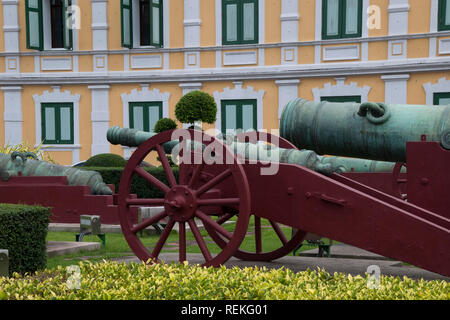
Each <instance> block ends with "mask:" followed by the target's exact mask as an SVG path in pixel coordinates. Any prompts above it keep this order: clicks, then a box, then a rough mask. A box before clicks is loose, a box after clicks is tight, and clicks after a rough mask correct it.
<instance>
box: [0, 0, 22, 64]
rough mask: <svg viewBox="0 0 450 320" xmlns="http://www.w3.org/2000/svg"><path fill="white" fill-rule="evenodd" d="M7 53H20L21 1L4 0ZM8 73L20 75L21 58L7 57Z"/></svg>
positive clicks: (4, 28) (4, 29)
mask: <svg viewBox="0 0 450 320" xmlns="http://www.w3.org/2000/svg"><path fill="white" fill-rule="evenodd" d="M2 5H3V36H4V47H5V52H19V31H20V27H19V15H18V7H19V0H2ZM6 72H7V73H20V58H19V56H8V57H6Z"/></svg>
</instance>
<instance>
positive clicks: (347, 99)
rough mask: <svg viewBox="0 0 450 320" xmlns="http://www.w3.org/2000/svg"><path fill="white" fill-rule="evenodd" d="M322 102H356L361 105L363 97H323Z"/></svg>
mask: <svg viewBox="0 0 450 320" xmlns="http://www.w3.org/2000/svg"><path fill="white" fill-rule="evenodd" d="M320 101H328V102H356V103H361V96H333V97H321V98H320Z"/></svg>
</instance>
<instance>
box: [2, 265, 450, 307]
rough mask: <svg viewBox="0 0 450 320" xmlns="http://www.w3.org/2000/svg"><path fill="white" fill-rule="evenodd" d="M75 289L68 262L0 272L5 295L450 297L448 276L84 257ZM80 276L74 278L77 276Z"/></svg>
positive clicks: (44, 297)
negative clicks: (373, 277) (376, 282)
mask: <svg viewBox="0 0 450 320" xmlns="http://www.w3.org/2000/svg"><path fill="white" fill-rule="evenodd" d="M79 268H80V270H79V271H80V272H79V278H78V280H77V281H78V283H77V288H76V289H71V288H68V280H69V277H70V276H73V274H71V273H69V272H68V271H67V270H66V269H65V268H64V267H61V266H59V267H57V268H56V269H52V270H46V271H44V272H39V273H38V274H36V275H35V276H19V275H17V276H15V277H14V278H10V279H7V278H0V300H1V299H5V300H6V299H19V300H21V299H42V300H51V299H52V300H53V299H61V300H62V299H66V300H330V299H334V300H386V299H387V300H430V299H440V300H448V299H449V298H450V296H449V292H450V291H449V283H448V282H446V281H443V280H441V281H438V280H435V281H424V280H419V281H415V280H412V279H409V278H406V277H404V278H403V279H400V278H398V277H396V278H394V277H388V276H383V275H382V276H381V277H380V286H379V287H378V288H370V286H368V285H367V283H368V281H369V280H370V279H369V275H366V276H365V277H363V276H351V275H347V274H342V273H339V274H338V273H335V274H333V275H331V274H329V273H327V272H325V271H323V270H317V271H311V270H307V271H305V272H298V273H294V272H293V271H291V270H289V269H283V268H281V269H271V270H268V269H266V268H265V267H263V268H257V267H253V268H244V269H240V268H238V267H233V268H230V269H227V268H225V267H220V268H204V267H200V266H198V265H192V266H191V265H188V264H187V263H185V264H170V265H167V264H155V265H150V266H147V265H144V264H136V263H130V264H126V263H115V262H104V263H98V264H92V263H86V262H84V263H83V262H81V263H80V264H79ZM72 280H75V279H72Z"/></svg>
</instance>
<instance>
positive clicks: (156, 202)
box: [127, 199, 164, 206]
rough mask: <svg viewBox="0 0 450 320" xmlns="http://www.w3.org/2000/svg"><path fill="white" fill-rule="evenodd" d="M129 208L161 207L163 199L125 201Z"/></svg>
mask: <svg viewBox="0 0 450 320" xmlns="http://www.w3.org/2000/svg"><path fill="white" fill-rule="evenodd" d="M127 204H128V205H129V206H163V205H164V199H127Z"/></svg>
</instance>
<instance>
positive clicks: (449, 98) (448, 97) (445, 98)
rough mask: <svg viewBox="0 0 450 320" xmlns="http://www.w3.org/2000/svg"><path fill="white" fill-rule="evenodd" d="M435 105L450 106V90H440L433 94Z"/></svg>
mask: <svg viewBox="0 0 450 320" xmlns="http://www.w3.org/2000/svg"><path fill="white" fill-rule="evenodd" d="M433 104H434V105H435V106H447V105H448V106H450V92H440V93H435V94H434V95H433Z"/></svg>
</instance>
